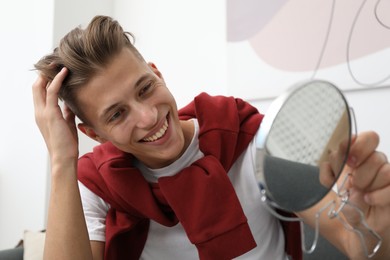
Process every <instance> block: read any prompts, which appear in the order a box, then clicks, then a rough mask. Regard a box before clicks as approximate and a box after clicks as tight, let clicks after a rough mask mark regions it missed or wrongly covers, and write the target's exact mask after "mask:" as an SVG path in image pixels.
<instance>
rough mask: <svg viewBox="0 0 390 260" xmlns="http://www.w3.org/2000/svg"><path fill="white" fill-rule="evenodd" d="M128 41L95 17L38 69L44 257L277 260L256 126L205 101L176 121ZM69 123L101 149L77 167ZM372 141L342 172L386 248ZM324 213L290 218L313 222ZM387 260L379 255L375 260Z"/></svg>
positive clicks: (250, 115) (234, 108)
mask: <svg viewBox="0 0 390 260" xmlns="http://www.w3.org/2000/svg"><path fill="white" fill-rule="evenodd" d="M128 36H129V34H127V33H125V32H123V30H122V28H121V27H120V25H119V24H118V23H117V22H116V21H114V20H112V19H111V18H109V17H104V16H97V17H95V18H94V19H93V20H92V21H91V23H90V24H89V26H88V27H87V28H86V29H85V30H81V29H79V28H77V29H75V30H73V31H71V32H70V33H69V34H68V35H67V36H65V37H64V38H63V40H62V41H61V43H60V46H59V47H58V48H57V49H55V50H54V52H53V53H52V54H50V55H48V56H46V57H44V58H43V59H41V60H40V61H39V62H38V63H37V64H36V68H37V69H38V70H39V71H40V72H41V73H40V75H39V77H38V79H37V81H36V82H35V84H34V85H33V96H34V106H35V113H36V121H37V124H38V126H39V128H40V130H41V132H42V135H43V137H44V139H45V142H46V145H47V147H48V150H49V154H50V160H51V176H52V178H51V182H52V190H51V195H50V205H49V216H48V226H47V236H46V244H45V258H46V259H54V258H55V259H83V260H84V259H103V258H104V257H105V258H106V259H139V258H140V259H199V258H200V259H232V258H237V259H286V257H287V254H286V253H285V236H284V234H283V230H282V227H281V225H280V223H279V221H278V220H277V219H275V218H274V217H273V216H272V215H271V214H269V212H268V211H266V209H265V208H264V206H263V205H262V204H261V202H260V201H259V190H258V188H257V184H256V182H255V181H254V173H253V168H254V167H253V165H254V163H255V155H254V148H255V146H254V141H253V137H254V135H255V134H256V132H257V129H258V127H259V125H260V122H261V119H262V115H261V114H259V113H258V112H257V110H256V109H254V108H253V107H251V106H250V105H249V104H247V103H245V102H243V101H242V100H240V99H234V98H232V97H229V98H227V97H210V96H209V95H207V94H205V93H203V94H201V95H199V96H198V97H196V98H195V99H194V102H192V103H191V104H189V105H188V106H186V107H185V108H183V109H181V110H180V112H178V110H177V107H176V103H175V100H174V98H173V96H172V95H171V93H170V92H169V90H168V88H167V87H166V85H165V82H164V79H163V76H162V73H161V72H160V71H159V70H158V69H157V67H156V66H155V65H154V64H153V63H146V62H145V61H144V59H143V58H142V56H141V55H140V54H139V53H138V51H137V50H136V49H135V48H134V46H133V45H132V44H131V42H130V40H129V37H128ZM58 97H60V98H61V99H63V100H64V101H65V103H64V111H63V113H62V111H61V109H60V107H59V105H58ZM75 115H76V116H77V117H79V118H80V120H81V121H82V123H80V124H79V125H78V128H79V130H80V131H81V132H83V133H84V134H86V135H88V136H89V137H91V138H92V139H94V140H96V141H98V142H100V143H101V145H100V146H98V147H96V148H95V149H94V152H93V153H89V154H87V155H84V156H82V157H81V158H80V159H79V154H78V139H77V127H76V125H75ZM221 118H224V120H220V119H221ZM221 121H222V122H221ZM378 142H379V138H378V136H377V135H376V134H375V133H372V132H367V133H362V134H361V135H359V136H358V138H357V139H356V140H355V141H354V144H353V146H352V147H351V152H350V159H349V162H348V165H349V167H351V171H352V176H353V177H352V184H351V187H350V189H351V190H353V191H356V192H354V193H353V194H355V195H354V196H356V198H354V199H355V200H356V201H357V202H358V203H359V206H360V207H361V208H362V209H363V211H364V212H365V213H366V217H367V221H368V222H369V224H370V225H371V226H373V228H375V230H376V231H377V232H379V233H380V234H381V236H382V237H383V239H384V244H386V243H388V242H389V239H390V237H389V236H390V223H389V222H390V221H389V220H388V218H387V217H386V216H388V212H389V210H390V200H389V199H388V198H389V196H387V193H389V192H390V178H389V176H390V167H389V164H388V163H387V159H386V157H385V156H384V155H383V154H382V153H380V152H377V151H375V149H376V147H377V145H378ZM78 179H79V181H78ZM80 193H81V196H80ZM332 196H333V197H334V194H329V195H328V197H332ZM328 199H329V198H328ZM322 204H323V203H319V204H318V205H316V206H315V207H313V208H312V209H309V210H307V211H305V212H299V213H297V214H298V215H299V216H301V217H303V218H305V219H306V220H307V222H309V223H312V222H313V214H314V213H315V212H316V211H317V210H318V208H320V207H321V206H322ZM321 225H322V227H323V228H322V229H321V231H322V234H323V235H324V236H325V237H326V238H328V239H329V240H330V241H332V243H334V244H335V245H336V246H338V247H339V248H340V249H341V250H342V251H344V252H345V253H346V254H347V255H348V256H350V257H351V258H352V259H358V258H363V257H364V252H363V250H362V249H359V248H361V244H360V240H359V238H358V236H357V235H356V234H354V233H353V232H349V231H346V230H345V229H344V228H343V227H342V224H341V223H340V222H338V221H335V220H329V219H327V218H324V219H323V220H321ZM290 235H291V234H287V236H290ZM386 256H387V257H389V256H390V252H389V249H388V248H387V247H386V246H383V247H382V248H381V249H380V251H379V252H378V254H376V257H378V258H381V257H383V258H384V257H386Z"/></svg>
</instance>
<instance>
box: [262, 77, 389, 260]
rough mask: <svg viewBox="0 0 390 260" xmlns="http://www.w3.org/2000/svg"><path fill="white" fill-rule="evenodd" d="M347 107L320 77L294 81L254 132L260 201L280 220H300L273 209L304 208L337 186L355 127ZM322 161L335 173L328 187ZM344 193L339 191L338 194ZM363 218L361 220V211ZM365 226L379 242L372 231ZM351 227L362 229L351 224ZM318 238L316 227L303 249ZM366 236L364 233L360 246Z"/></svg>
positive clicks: (328, 83)
mask: <svg viewBox="0 0 390 260" xmlns="http://www.w3.org/2000/svg"><path fill="white" fill-rule="evenodd" d="M351 111H352V110H351V109H350V107H349V106H348V103H347V100H346V99H345V97H344V95H343V94H342V92H341V91H340V90H339V89H338V88H337V87H336V86H334V85H333V84H331V83H330V82H327V81H321V80H315V81H308V82H305V83H301V84H298V85H296V86H294V87H292V88H291V89H289V90H288V91H286V92H285V93H284V94H282V95H281V96H279V97H278V98H277V99H275V100H274V102H272V104H271V106H270V107H269V109H268V110H267V113H266V114H265V116H264V118H263V121H262V123H261V127H260V129H259V133H258V135H257V137H256V146H257V152H258V159H259V160H258V165H257V169H258V171H257V175H256V179H257V182H258V184H259V188H260V190H261V193H262V200H263V201H264V202H265V203H266V205H267V208H268V209H269V210H271V213H272V214H274V215H275V216H277V217H278V218H280V219H282V220H287V221H301V220H300V219H285V218H283V216H281V215H279V214H278V213H277V211H275V210H274V209H281V210H284V211H287V212H299V211H302V210H305V209H308V208H310V207H311V206H313V205H314V204H316V203H317V202H319V201H320V200H321V199H323V198H324V197H325V195H326V194H327V193H328V192H329V191H330V189H332V187H336V186H334V184H335V183H336V181H337V179H338V177H339V176H340V174H341V172H342V170H343V168H344V165H345V162H346V160H347V158H348V152H349V147H350V144H351V135H352V132H353V131H355V130H356V126H355V125H353V124H352V122H355V121H354V120H352V119H353V118H352V115H353V114H352V113H351ZM353 128H354V129H353ZM334 151H337V153H335V152H334ZM334 154H337V156H336V157H335V156H333V155H334ZM324 164H328V165H332V167H331V169H332V172H333V176H334V177H335V178H334V182H333V183H329V185H327V187H325V186H323V185H322V184H321V182H320V169H321V167H322V165H324ZM345 194H347V193H343V194H341V195H340V193H339V197H340V198H341V196H344V195H345ZM332 203H334V202H330V204H332ZM330 204H329V205H330ZM347 204H348V196H346V197H345V203H344V205H342V206H340V207H339V209H337V210H334V209H331V211H330V212H329V213H328V215H329V217H337V216H338V213H339V212H340V211H341V210H342V209H343V207H344V206H345V205H347ZM348 205H350V204H348ZM355 208H356V212H359V213H361V210H360V209H358V208H357V207H355ZM323 210H325V208H324V209H322V210H321V211H323ZM320 213H321V212H319V213H318V214H317V216H318V215H319V214H320ZM361 214H362V213H361ZM317 218H319V217H317ZM316 221H317V222H318V221H319V220H318V219H316ZM340 221H341V220H340ZM362 223H363V224H364V223H365V220H364V216H363V215H362ZM343 224H344V223H343ZM301 226H302V225H301ZM345 226H347V224H345ZM366 228H367V230H368V231H369V233H372V234H373V236H374V237H375V239H376V240H379V241H381V240H380V237H379V236H377V234H376V233H375V232H374V231H372V230H371V229H370V228H369V227H368V226H366ZM350 229H351V230H352V231H355V232H360V231H356V229H355V228H353V227H352V228H350ZM317 238H318V226H317V227H316V236H315V241H314V243H313V246H312V248H311V249H310V250H306V249H305V248H304V245H303V244H302V245H303V249H304V251H305V252H309V253H310V252H312V251H313V250H314V248H315V246H316V243H317ZM303 240H304V238H303ZM364 240H365V239H364V237H363V235H362V243H363V246H365V242H364ZM379 245H380V242H379V243H378V247H379ZM364 249H365V251H366V253H367V255H370V254H371V252H369V251H370V250H368V249H366V248H364ZM377 249H378V248H375V249H374V253H375V251H377Z"/></svg>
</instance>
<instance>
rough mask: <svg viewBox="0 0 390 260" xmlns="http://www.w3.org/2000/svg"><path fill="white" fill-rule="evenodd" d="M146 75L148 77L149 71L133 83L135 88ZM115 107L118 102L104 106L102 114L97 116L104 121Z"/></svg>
mask: <svg viewBox="0 0 390 260" xmlns="http://www.w3.org/2000/svg"><path fill="white" fill-rule="evenodd" d="M148 77H150V73H146V74H144V75H142V76H141V77H140V78H139V79H138V80H137V82H136V83H135V88H137V87H138V86H139V85H141V84H142V82H143V81H145V80H146V79H147V78H148ZM117 107H119V103H114V104H112V105H111V106H109V107H107V108H105V109H104V110H103V112H102V114H101V115H100V116H99V119H100V120H101V121H105V118H106V117H107V115H108V114H110V113H111V111H113V110H115V109H116V108H117Z"/></svg>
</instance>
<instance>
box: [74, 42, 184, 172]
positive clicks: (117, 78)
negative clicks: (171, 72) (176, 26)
mask: <svg viewBox="0 0 390 260" xmlns="http://www.w3.org/2000/svg"><path fill="white" fill-rule="evenodd" d="M77 97H78V101H79V104H80V107H81V109H82V110H83V112H84V115H85V117H86V118H87V120H88V121H89V122H91V126H85V125H81V126H79V128H80V129H81V130H82V131H83V132H84V133H86V134H87V135H88V136H90V137H91V138H93V139H95V140H97V141H99V142H105V141H110V142H111V143H112V144H113V145H115V146H116V147H117V148H119V149H120V150H122V151H125V152H128V153H131V154H133V155H134V156H135V157H137V158H138V159H139V160H140V161H142V162H143V163H144V164H146V165H147V166H149V167H151V168H159V167H163V166H166V165H168V164H170V163H172V162H173V161H174V160H176V159H177V158H178V157H179V156H180V155H181V153H182V152H183V149H184V143H185V140H184V134H183V130H182V127H181V124H180V121H179V118H178V114H177V106H176V102H175V100H174V98H173V96H172V95H171V93H170V92H169V90H168V88H167V87H166V85H165V82H164V80H163V78H162V75H161V73H160V72H159V71H158V70H157V68H156V67H155V66H154V65H153V64H147V63H145V62H143V61H141V60H140V59H139V58H137V57H136V56H135V55H134V54H133V53H132V52H131V51H130V50H129V49H127V48H124V49H123V50H122V52H121V53H120V54H119V55H117V56H116V57H114V59H113V60H112V61H111V63H110V64H109V65H108V66H107V68H105V69H104V70H103V71H102V72H101V73H99V75H97V76H95V77H94V78H92V79H91V80H90V81H89V82H88V84H87V85H86V86H84V87H83V88H81V89H80V90H79V92H78V93H77Z"/></svg>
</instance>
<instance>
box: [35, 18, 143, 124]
mask: <svg viewBox="0 0 390 260" xmlns="http://www.w3.org/2000/svg"><path fill="white" fill-rule="evenodd" d="M131 40H134V37H133V35H132V34H131V33H129V32H125V31H123V29H122V27H121V26H120V24H119V23H118V22H117V21H116V20H113V19H112V18H111V17H108V16H95V17H94V18H93V19H92V20H91V22H90V23H89V25H88V26H87V27H86V28H85V29H81V28H80V27H77V28H75V29H73V30H72V31H70V32H69V33H68V34H66V35H65V36H64V37H63V38H62V39H61V41H60V43H59V46H58V47H57V48H55V49H54V51H53V53H51V54H49V55H46V56H44V57H43V58H41V59H40V60H39V61H38V62H37V63H36V64H35V65H34V67H35V68H36V69H37V70H38V71H40V73H41V74H42V75H44V76H45V77H47V79H48V80H49V81H52V80H53V78H54V77H55V76H56V75H57V73H59V72H60V70H61V69H62V68H63V67H66V68H67V69H68V75H67V77H66V78H65V80H64V81H63V83H62V86H61V88H60V90H59V93H58V97H59V98H60V99H61V100H62V101H64V102H65V103H66V104H67V106H68V107H69V108H70V109H71V110H72V111H73V113H75V115H76V116H77V117H78V118H79V119H80V120H81V121H83V122H84V123H87V124H89V122H88V120H87V119H86V118H85V116H84V115H83V112H82V110H81V109H80V106H79V104H78V101H77V96H76V93H77V90H78V89H80V87H82V86H83V85H86V84H87V83H88V81H89V80H90V79H91V78H92V77H94V76H96V75H97V74H98V73H99V72H101V71H102V70H103V69H104V68H105V67H106V66H107V65H108V64H109V62H110V61H111V60H112V59H113V58H114V57H115V55H117V54H119V53H120V52H121V50H122V49H123V48H124V47H127V48H129V49H130V50H131V51H132V52H133V53H134V54H135V56H136V57H139V58H140V59H141V60H142V61H144V59H143V58H142V56H141V54H140V53H139V52H138V51H137V49H136V48H135V47H134V45H133V44H132V42H131Z"/></svg>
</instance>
